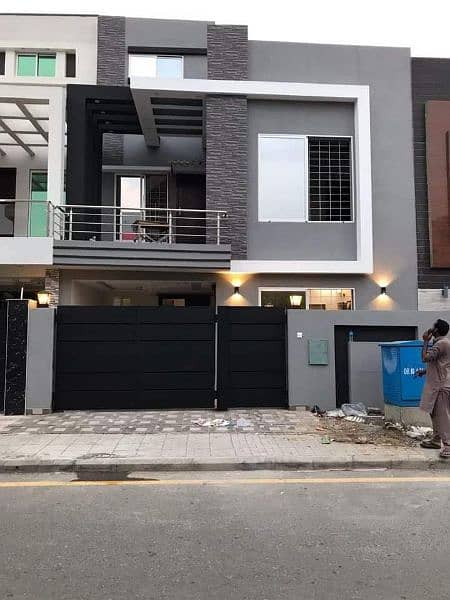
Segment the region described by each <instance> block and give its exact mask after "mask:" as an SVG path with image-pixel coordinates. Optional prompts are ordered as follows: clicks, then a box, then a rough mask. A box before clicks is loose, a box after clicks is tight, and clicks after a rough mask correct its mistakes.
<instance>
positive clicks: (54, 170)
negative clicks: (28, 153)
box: [47, 87, 66, 206]
mask: <svg viewBox="0 0 450 600" xmlns="http://www.w3.org/2000/svg"><path fill="white" fill-rule="evenodd" d="M65 97H66V94H65V89H64V88H63V87H55V88H54V89H53V90H52V94H51V96H50V98H49V104H50V106H49V122H48V165H47V170H48V183H47V185H48V188H47V189H48V193H47V197H48V200H49V201H50V202H51V203H52V204H54V205H55V206H57V205H59V204H62V203H63V198H64V154H65V149H64V142H65V124H66V106H65Z"/></svg>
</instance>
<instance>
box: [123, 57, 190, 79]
mask: <svg viewBox="0 0 450 600" xmlns="http://www.w3.org/2000/svg"><path fill="white" fill-rule="evenodd" d="M128 76H129V77H159V78H161V79H183V57H182V56H157V55H156V54H130V55H129V56H128Z"/></svg>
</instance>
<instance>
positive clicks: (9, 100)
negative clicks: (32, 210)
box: [0, 84, 66, 204]
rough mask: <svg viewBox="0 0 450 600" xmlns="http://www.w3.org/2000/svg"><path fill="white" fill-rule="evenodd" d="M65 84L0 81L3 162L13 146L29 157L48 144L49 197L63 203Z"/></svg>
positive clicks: (0, 139) (0, 142)
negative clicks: (24, 83)
mask: <svg viewBox="0 0 450 600" xmlns="http://www.w3.org/2000/svg"><path fill="white" fill-rule="evenodd" d="M65 96H66V92H65V88H64V87H63V86H43V85H29V84H27V85H21V84H14V85H10V84H0V166H1V161H2V158H5V157H7V156H8V152H9V151H10V150H12V149H13V148H20V149H21V150H23V152H24V153H26V154H27V155H28V157H29V158H30V159H33V158H34V157H35V156H36V151H37V149H38V148H41V147H45V148H48V151H47V171H48V200H49V201H50V202H52V203H54V204H60V203H61V200H62V198H63V192H64V148H65Z"/></svg>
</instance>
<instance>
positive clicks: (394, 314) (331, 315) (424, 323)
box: [288, 310, 450, 409]
mask: <svg viewBox="0 0 450 600" xmlns="http://www.w3.org/2000/svg"><path fill="white" fill-rule="evenodd" d="M437 318H443V319H446V320H448V321H450V312H448V313H434V312H431V311H430V312H418V311H389V312H381V311H378V312H377V311H365V310H364V311H356V312H353V311H317V312H316V311H303V310H288V379H289V404H290V405H291V406H301V405H308V406H313V405H314V404H319V406H320V407H321V408H325V409H330V408H335V407H336V380H335V353H334V327H335V326H336V325H353V326H355V327H356V326H361V325H376V326H379V327H381V326H396V327H400V326H408V327H417V330H418V334H419V335H421V333H422V331H424V330H425V329H427V328H429V327H431V325H432V324H433V321H435V320H436V319H437ZM297 332H302V334H303V337H302V338H301V339H298V338H297ZM309 339H313V340H319V339H320V340H328V345H329V364H328V366H310V365H308V340H309ZM360 344H361V342H358V343H357V344H355V346H356V345H357V346H358V347H359V345H360ZM356 350H357V349H356ZM366 368H369V367H368V365H366ZM363 401H364V399H363Z"/></svg>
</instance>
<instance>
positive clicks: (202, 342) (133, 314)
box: [54, 306, 215, 410]
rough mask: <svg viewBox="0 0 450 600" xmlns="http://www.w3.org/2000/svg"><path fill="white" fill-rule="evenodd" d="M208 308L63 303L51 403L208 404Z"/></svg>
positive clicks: (211, 327) (211, 318)
mask: <svg viewBox="0 0 450 600" xmlns="http://www.w3.org/2000/svg"><path fill="white" fill-rule="evenodd" d="M214 331H215V315H214V309H212V308H209V307H190V308H180V307H171V306H164V307H106V306H97V307H94V306H86V307H84V306H61V307H59V308H58V311H57V342H56V381H55V401H54V405H55V409H56V410H71V409H77V410H86V409H144V408H145V409H151V408H213V407H214V396H215V394H214V366H215V365H214V362H215V350H214V345H215V341H214V340H215V335H214Z"/></svg>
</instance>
